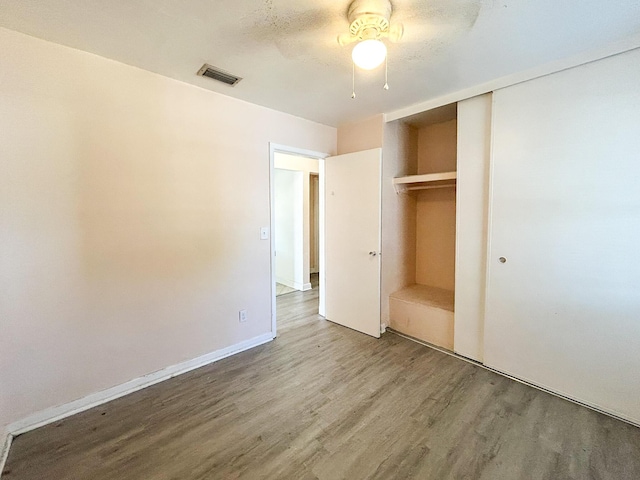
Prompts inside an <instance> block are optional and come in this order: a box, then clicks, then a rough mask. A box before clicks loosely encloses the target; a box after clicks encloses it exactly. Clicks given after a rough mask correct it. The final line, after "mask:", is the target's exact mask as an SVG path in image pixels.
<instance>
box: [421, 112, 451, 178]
mask: <svg viewBox="0 0 640 480" xmlns="http://www.w3.org/2000/svg"><path fill="white" fill-rule="evenodd" d="M456 135H457V126H456V120H450V121H448V122H442V123H435V124H433V125H428V126H426V127H422V128H420V129H419V130H418V173H419V174H420V173H437V172H452V171H454V170H455V169H456V151H457V149H456Z"/></svg>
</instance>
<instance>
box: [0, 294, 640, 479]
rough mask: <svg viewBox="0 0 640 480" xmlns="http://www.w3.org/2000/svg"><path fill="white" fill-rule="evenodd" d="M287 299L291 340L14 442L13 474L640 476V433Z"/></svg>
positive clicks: (283, 317)
mask: <svg viewBox="0 0 640 480" xmlns="http://www.w3.org/2000/svg"><path fill="white" fill-rule="evenodd" d="M316 312H317V289H314V290H311V291H308V292H295V293H291V294H288V295H284V296H282V297H280V298H279V299H278V322H279V325H278V327H279V330H278V332H279V336H278V338H277V339H276V340H275V341H273V342H271V343H269V344H266V345H263V346H260V347H257V348H255V349H252V350H250V351H247V352H244V353H241V354H238V355H236V356H233V357H230V358H227V359H224V360H221V361H219V362H217V363H214V364H212V365H209V366H206V367H203V368H200V369H198V370H195V371H193V372H190V373H188V374H185V375H182V376H180V377H176V378H173V379H171V380H168V381H166V382H163V383H161V384H157V385H155V386H152V387H149V388H147V389H145V390H142V391H140V392H137V393H134V394H131V395H129V396H127V397H123V398H121V399H118V400H115V401H113V402H110V403H108V404H106V405H104V406H101V407H97V408H94V409H92V410H89V411H87V412H84V413H81V414H78V415H75V416H73V417H70V418H67V419H65V420H63V421H60V422H57V423H54V424H51V425H48V426H45V427H42V428H39V429H37V430H35V431H32V432H29V433H27V434H24V435H21V436H19V437H17V438H16V439H15V440H14V443H13V446H12V447H11V450H10V452H9V458H8V461H7V464H6V467H5V471H4V474H3V476H2V480H27V479H29V480H32V479H33V480H35V479H37V480H43V479H46V480H65V479H73V480H81V479H90V480H105V479H118V480H126V479H145V480H160V479H162V480H169V479H176V480H177V479H180V480H195V479H239V478H242V479H296V480H299V479H350V480H355V479H409V478H415V479H438V480H440V479H490V480H499V479H510V480H512V479H553V480H559V479H580V480H584V479H615V480H624V479H633V480H637V479H640V429H639V428H636V427H634V426H631V425H627V424H625V423H623V422H620V421H617V420H614V419H612V418H609V417H607V416H605V415H601V414H599V413H596V412H593V411H591V410H588V409H586V408H583V407H580V406H578V405H575V404H573V403H570V402H567V401H565V400H562V399H560V398H557V397H554V396H552V395H549V394H546V393H543V392H540V391H538V390H535V389H533V388H530V387H527V386H525V385H522V384H520V383H517V382H514V381H512V380H509V379H507V378H504V377H502V376H500V375H497V374H494V373H492V372H489V371H487V370H484V369H482V368H480V367H477V366H474V365H471V364H468V363H466V362H463V361H461V360H459V359H456V358H453V357H451V356H448V355H445V354H443V353H440V352H438V351H436V350H433V349H430V348H428V347H424V346H422V345H419V344H417V343H414V342H412V341H409V340H406V339H404V338H401V337H399V336H397V335H393V334H385V335H383V336H382V338H381V339H380V340H376V339H374V338H370V337H367V336H365V335H362V334H360V333H357V332H354V331H351V330H349V329H346V328H343V327H340V326H337V325H334V324H332V323H330V322H327V321H325V320H323V319H322V318H321V317H319V316H318V315H317V314H316Z"/></svg>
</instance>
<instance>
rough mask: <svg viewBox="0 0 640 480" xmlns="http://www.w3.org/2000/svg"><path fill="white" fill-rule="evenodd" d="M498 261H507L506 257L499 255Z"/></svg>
mask: <svg viewBox="0 0 640 480" xmlns="http://www.w3.org/2000/svg"><path fill="white" fill-rule="evenodd" d="M498 261H499V262H500V263H507V259H506V257H500V258H499V259H498Z"/></svg>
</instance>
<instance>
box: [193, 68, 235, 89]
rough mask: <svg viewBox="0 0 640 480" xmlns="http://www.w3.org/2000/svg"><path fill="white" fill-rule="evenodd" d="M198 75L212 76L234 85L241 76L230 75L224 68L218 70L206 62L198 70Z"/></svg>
mask: <svg viewBox="0 0 640 480" xmlns="http://www.w3.org/2000/svg"><path fill="white" fill-rule="evenodd" d="M198 75H201V76H203V77H209V78H213V79H214V80H217V81H219V82H222V83H226V84H227V85H231V86H232V87H234V86H235V85H236V84H237V83H238V82H239V81H240V80H242V78H240V77H236V76H235V75H231V74H230V73H227V72H225V71H224V70H220V69H219V68H217V67H213V66H211V65H208V64H206V63H205V64H204V65H203V66H202V68H201V69H200V70H198Z"/></svg>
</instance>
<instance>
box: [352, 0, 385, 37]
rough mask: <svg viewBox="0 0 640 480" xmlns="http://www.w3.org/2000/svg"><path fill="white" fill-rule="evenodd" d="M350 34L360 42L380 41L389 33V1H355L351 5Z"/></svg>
mask: <svg viewBox="0 0 640 480" xmlns="http://www.w3.org/2000/svg"><path fill="white" fill-rule="evenodd" d="M347 18H348V19H349V23H350V25H349V32H350V33H351V35H352V36H354V37H356V38H358V40H369V39H379V38H380V37H382V36H385V35H386V34H387V33H388V32H389V19H390V18H391V3H390V2H389V0H354V1H353V2H352V3H351V5H349V13H348V14H347Z"/></svg>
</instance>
